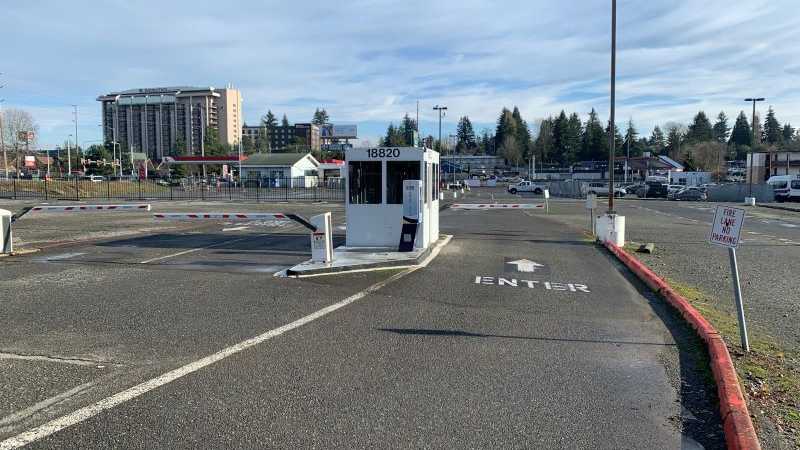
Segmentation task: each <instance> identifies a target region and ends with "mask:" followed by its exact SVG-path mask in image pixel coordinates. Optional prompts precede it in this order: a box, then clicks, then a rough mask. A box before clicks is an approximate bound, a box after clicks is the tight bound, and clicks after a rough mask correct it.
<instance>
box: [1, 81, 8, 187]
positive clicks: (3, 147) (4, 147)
mask: <svg viewBox="0 0 800 450" xmlns="http://www.w3.org/2000/svg"><path fill="white" fill-rule="evenodd" d="M2 74H3V73H2V72H0V75H2ZM4 87H6V85H5V84H0V89H3V88H4ZM4 101H5V99H3V98H0V148H1V149H2V150H3V167H4V168H5V171H6V179H8V157H7V156H6V141H5V139H3V102H4Z"/></svg>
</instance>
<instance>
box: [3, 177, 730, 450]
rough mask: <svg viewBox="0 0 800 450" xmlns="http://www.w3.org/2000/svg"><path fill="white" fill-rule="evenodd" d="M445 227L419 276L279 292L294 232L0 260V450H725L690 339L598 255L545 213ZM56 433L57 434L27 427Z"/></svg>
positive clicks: (120, 240) (76, 247)
mask: <svg viewBox="0 0 800 450" xmlns="http://www.w3.org/2000/svg"><path fill="white" fill-rule="evenodd" d="M467 201H482V198H481V197H479V196H478V195H477V193H474V194H472V195H470V196H468V197H467ZM320 208H323V207H322V206H321V207H320ZM217 209H218V208H217ZM336 223H337V227H336V228H337V229H338V230H340V231H339V232H340V233H341V228H342V227H344V226H346V224H345V223H344V220H343V218H342V217H341V215H340V217H339V218H338V220H337V222H336ZM441 224H442V231H443V232H444V233H448V234H452V235H453V239H452V241H451V242H450V244H449V245H447V246H446V247H444V248H443V249H442V250H441V253H440V254H439V255H438V257H436V258H435V259H433V260H432V261H431V262H430V264H429V265H428V266H427V267H424V268H420V269H418V270H404V271H377V272H364V273H353V274H345V275H335V276H324V277H315V278H309V279H288V278H279V277H274V276H272V272H273V269H276V267H280V266H285V265H286V266H288V265H291V264H293V263H295V261H301V260H303V259H306V258H307V257H308V253H307V248H308V235H307V233H306V232H305V231H303V230H300V229H298V228H293V225H291V224H290V225H285V224H283V225H279V224H277V223H269V224H260V225H255V224H253V225H250V226H247V227H246V228H244V229H234V228H238V227H237V225H238V224H229V223H224V222H219V223H210V224H207V225H206V224H202V225H194V226H187V227H184V228H179V229H172V228H170V229H158V230H154V231H145V232H139V233H137V234H136V235H120V236H116V237H112V238H107V239H100V240H97V241H91V242H80V241H78V242H75V243H74V244H71V245H61V246H58V247H52V248H45V249H44V250H43V251H41V252H39V253H36V254H32V255H24V256H19V257H10V258H3V259H0V284H2V291H3V292H12V293H13V295H11V296H9V297H4V298H3V299H2V308H3V310H4V315H3V316H2V317H0V353H2V354H0V363H2V364H0V371H2V379H3V380H5V382H4V389H3V390H2V392H3V394H0V439H9V438H14V437H15V436H19V435H20V434H21V433H25V432H26V431H30V430H38V431H37V432H38V434H35V437H36V438H37V440H36V441H35V442H33V444H32V447H34V448H161V447H170V448H173V447H217V448H219V447H235V448H241V447H348V448H367V447H426V448H432V447H468V448H482V447H509V448H531V447H536V448H681V447H682V446H683V448H692V447H691V445H695V444H697V443H699V444H700V445H702V446H704V447H705V448H720V447H721V445H722V433H721V429H720V426H719V417H718V414H717V413H716V406H715V404H714V402H715V397H714V387H713V386H710V385H708V384H707V380H708V377H707V372H705V370H706V368H705V367H704V363H703V355H702V352H698V345H699V344H698V342H697V340H696V339H695V338H694V337H693V334H692V332H691V331H690V330H688V328H687V327H686V326H685V325H684V324H683V323H682V322H681V321H680V320H678V319H677V318H676V317H675V316H674V314H672V313H671V312H670V311H669V310H668V309H667V308H665V307H664V306H663V304H662V303H661V302H660V301H658V300H657V299H655V298H654V297H653V296H652V295H651V294H650V293H649V292H648V291H647V290H646V289H643V288H642V287H641V286H639V285H638V284H637V283H636V282H635V281H633V280H632V279H631V278H630V277H628V276H627V272H626V271H625V270H624V269H623V268H621V267H620V266H618V265H617V264H616V262H615V261H614V260H613V259H612V258H611V257H609V255H608V254H607V253H606V252H605V251H604V250H602V249H601V248H599V247H596V246H595V245H593V244H592V243H591V242H589V241H588V240H587V239H586V238H585V236H584V235H583V234H582V233H581V232H580V231H578V230H575V229H569V228H565V227H564V226H563V225H562V224H561V223H559V222H557V221H554V220H552V219H551V218H548V217H545V216H543V215H542V213H541V212H538V211H536V212H530V211H526V212H522V211H461V210H452V209H451V210H445V211H444V212H443V213H442V216H441ZM34 225H35V224H34V223H31V224H29V226H30V227H33V226H34ZM226 229H227V231H225V230H226ZM23 233H24V231H23ZM30 233H31V235H33V234H35V233H34V232H33V231H31V232H30ZM340 239H341V237H340ZM276 271H277V270H276ZM253 337H257V339H252V338H253ZM209 355H217V356H214V358H212V360H209V359H208V357H209ZM219 355H224V356H219ZM217 358H218V359H217ZM170 374H171V375H170ZM175 374H179V375H175ZM173 377H174V378H173ZM154 380H155V381H154ZM143 383H144V384H143ZM134 386H136V388H135V389H134V391H135V392H136V393H135V395H133V394H130V393H129V392H130V391H126V390H128V389H130V388H131V387H134ZM142 386H144V387H142ZM97 405H111V406H109V407H107V408H106V407H97ZM87 407H88V408H87ZM92 408H99V409H92ZM89 410H91V411H93V412H92V413H91V414H88V413H86V411H89ZM76 411H77V412H76ZM60 417H61V418H64V417H66V419H61V422H57V423H58V424H61V425H63V426H58V427H56V428H51V429H50V431H53V430H59V431H56V432H53V433H52V434H50V432H49V431H47V432H43V431H42V430H43V429H42V428H37V427H39V426H41V425H43V424H46V423H48V422H49V421H53V420H56V421H58V420H59V419H58V418H60ZM50 423H51V425H52V422H50ZM64 424H66V425H64ZM67 425H68V426H67ZM61 428H63V429H61ZM34 433H36V432H34ZM9 442H11V441H9Z"/></svg>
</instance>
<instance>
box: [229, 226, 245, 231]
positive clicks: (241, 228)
mask: <svg viewBox="0 0 800 450" xmlns="http://www.w3.org/2000/svg"><path fill="white" fill-rule="evenodd" d="M248 228H250V227H248V226H241V227H231V228H223V229H222V231H242V230H246V229H248Z"/></svg>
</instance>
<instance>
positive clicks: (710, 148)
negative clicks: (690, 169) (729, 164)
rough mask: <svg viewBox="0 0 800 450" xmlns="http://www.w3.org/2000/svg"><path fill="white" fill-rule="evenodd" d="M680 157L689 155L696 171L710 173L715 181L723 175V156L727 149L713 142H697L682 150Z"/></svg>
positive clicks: (723, 145)
mask: <svg viewBox="0 0 800 450" xmlns="http://www.w3.org/2000/svg"><path fill="white" fill-rule="evenodd" d="M682 151H683V155H681V156H682V157H688V156H689V155H691V158H692V161H693V162H694V166H695V169H696V170H702V171H705V172H711V173H712V174H713V175H714V176H715V177H716V178H717V179H720V178H721V176H723V175H724V173H722V172H723V171H725V155H726V154H727V151H728V149H727V147H726V146H725V144H722V143H720V142H715V141H707V142H699V143H697V144H694V145H688V146H686V147H685V149H682Z"/></svg>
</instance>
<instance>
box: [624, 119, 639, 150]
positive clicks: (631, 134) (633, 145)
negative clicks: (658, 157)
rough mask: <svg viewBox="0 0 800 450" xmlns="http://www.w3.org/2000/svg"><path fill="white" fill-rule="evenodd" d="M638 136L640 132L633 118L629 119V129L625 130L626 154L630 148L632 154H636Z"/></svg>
mask: <svg viewBox="0 0 800 450" xmlns="http://www.w3.org/2000/svg"><path fill="white" fill-rule="evenodd" d="M638 137H639V132H638V131H636V127H635V126H634V125H633V119H628V129H626V130H625V141H624V142H623V143H622V145H624V146H625V148H624V149H623V151H624V153H625V154H626V155H627V154H628V153H629V152H628V150H630V153H631V154H633V155H635V154H636V150H637V143H638Z"/></svg>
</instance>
